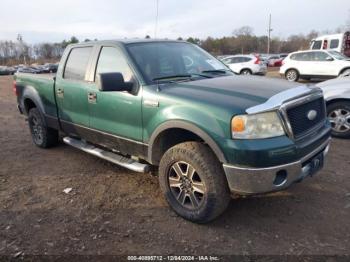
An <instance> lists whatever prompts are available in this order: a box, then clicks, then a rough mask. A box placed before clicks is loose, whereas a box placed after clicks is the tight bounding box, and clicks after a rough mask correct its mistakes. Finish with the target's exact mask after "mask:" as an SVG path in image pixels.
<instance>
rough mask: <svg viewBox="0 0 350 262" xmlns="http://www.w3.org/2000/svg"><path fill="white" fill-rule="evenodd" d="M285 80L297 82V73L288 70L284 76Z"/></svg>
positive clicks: (293, 70)
mask: <svg viewBox="0 0 350 262" xmlns="http://www.w3.org/2000/svg"><path fill="white" fill-rule="evenodd" d="M285 76H286V79H287V80H288V81H290V82H296V81H298V80H299V73H298V71H297V70H295V69H289V70H288V71H287V72H286V74H285Z"/></svg>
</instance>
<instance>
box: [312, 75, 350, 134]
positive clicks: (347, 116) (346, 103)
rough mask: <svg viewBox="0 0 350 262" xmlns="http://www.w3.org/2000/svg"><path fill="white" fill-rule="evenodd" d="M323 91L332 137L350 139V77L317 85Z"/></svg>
mask: <svg viewBox="0 0 350 262" xmlns="http://www.w3.org/2000/svg"><path fill="white" fill-rule="evenodd" d="M316 86H318V87H320V88H321V89H322V91H323V95H324V98H325V101H326V105H327V116H328V119H329V121H330V123H331V125H332V135H333V136H337V137H343V138H350V76H347V77H342V78H337V79H332V80H329V81H325V82H322V83H319V84H317V85H316Z"/></svg>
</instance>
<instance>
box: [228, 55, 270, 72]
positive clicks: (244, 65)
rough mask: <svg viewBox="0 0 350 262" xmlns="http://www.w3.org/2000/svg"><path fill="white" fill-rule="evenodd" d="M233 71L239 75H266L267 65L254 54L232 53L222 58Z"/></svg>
mask: <svg viewBox="0 0 350 262" xmlns="http://www.w3.org/2000/svg"><path fill="white" fill-rule="evenodd" d="M222 62H223V63H224V64H226V65H227V66H228V67H229V68H230V69H231V70H232V71H233V72H235V73H236V74H240V75H266V72H267V67H266V65H265V64H264V63H263V62H262V61H261V60H260V59H259V57H257V56H254V55H234V56H229V57H226V58H225V59H223V60H222Z"/></svg>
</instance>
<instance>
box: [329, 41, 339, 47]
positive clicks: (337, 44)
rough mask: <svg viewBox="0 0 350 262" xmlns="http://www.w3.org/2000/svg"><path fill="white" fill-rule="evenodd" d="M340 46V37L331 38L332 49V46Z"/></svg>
mask: <svg viewBox="0 0 350 262" xmlns="http://www.w3.org/2000/svg"><path fill="white" fill-rule="evenodd" d="M338 46H339V40H338V39H333V40H331V46H330V48H331V49H332V48H338Z"/></svg>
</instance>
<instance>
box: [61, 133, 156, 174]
mask: <svg viewBox="0 0 350 262" xmlns="http://www.w3.org/2000/svg"><path fill="white" fill-rule="evenodd" d="M63 142H64V143H66V144H67V145H70V146H73V147H75V148H78V149H80V150H83V151H85V152H87V153H89V154H92V155H94V156H97V157H99V158H102V159H104V160H107V161H110V162H112V163H114V164H117V165H120V166H122V167H125V168H127V169H130V170H132V171H135V172H140V173H147V172H149V170H150V166H149V165H147V164H141V163H139V162H137V161H135V160H133V159H130V158H127V157H124V156H121V155H118V154H115V153H112V152H109V151H105V150H103V149H101V148H98V147H95V146H93V145H91V144H88V143H86V142H84V141H81V140H78V139H74V138H71V137H64V138H63Z"/></svg>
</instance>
